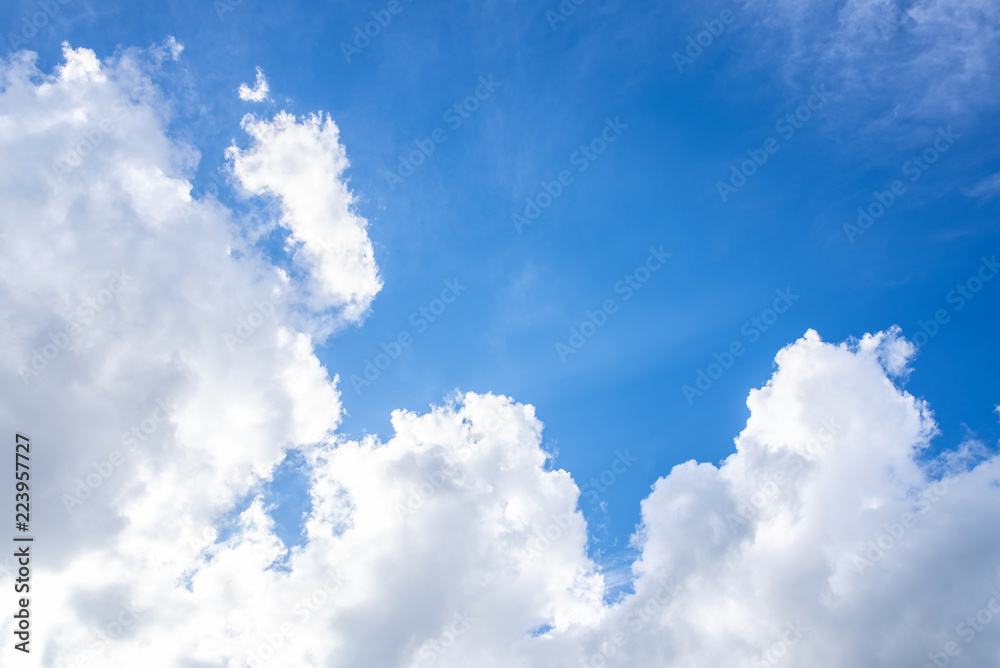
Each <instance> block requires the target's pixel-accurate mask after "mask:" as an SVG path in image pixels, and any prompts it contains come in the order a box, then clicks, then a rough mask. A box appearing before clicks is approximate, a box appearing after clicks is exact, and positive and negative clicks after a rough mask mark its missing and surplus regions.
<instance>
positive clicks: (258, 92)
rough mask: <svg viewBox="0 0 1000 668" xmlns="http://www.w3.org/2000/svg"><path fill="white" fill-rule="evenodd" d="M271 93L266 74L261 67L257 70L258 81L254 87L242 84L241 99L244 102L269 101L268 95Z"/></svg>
mask: <svg viewBox="0 0 1000 668" xmlns="http://www.w3.org/2000/svg"><path fill="white" fill-rule="evenodd" d="M270 92H271V87H270V86H268V85H267V79H266V78H265V77H264V72H263V70H261V69H260V68H259V67H258V68H257V81H256V82H255V83H254V87H253V88H250V86H248V85H246V84H245V83H241V84H240V90H239V94H240V99H241V100H243V101H244V102H263V101H264V100H266V99H267V94H268V93H270Z"/></svg>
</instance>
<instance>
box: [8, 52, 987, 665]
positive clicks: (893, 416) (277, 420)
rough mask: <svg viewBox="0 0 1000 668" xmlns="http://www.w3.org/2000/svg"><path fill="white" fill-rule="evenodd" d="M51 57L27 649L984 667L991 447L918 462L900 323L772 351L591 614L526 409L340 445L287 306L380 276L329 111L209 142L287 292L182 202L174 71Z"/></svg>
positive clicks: (15, 67) (672, 475)
mask: <svg viewBox="0 0 1000 668" xmlns="http://www.w3.org/2000/svg"><path fill="white" fill-rule="evenodd" d="M64 57H65V63H64V64H63V65H62V66H60V67H59V68H57V69H56V71H55V72H53V73H51V74H45V73H42V72H40V71H39V70H38V69H37V68H36V66H35V64H34V61H33V58H32V57H31V56H30V55H27V54H18V55H16V56H15V57H13V58H12V59H10V60H8V61H6V62H5V63H4V64H3V66H2V68H0V77H2V80H0V82H2V86H0V90H2V92H0V144H2V146H3V151H4V155H5V156H11V157H12V159H10V160H5V161H3V162H0V196H2V198H3V200H4V202H5V207H4V209H3V211H2V213H0V215H2V216H3V218H2V221H3V230H2V231H3V233H4V234H6V235H7V236H6V237H5V240H4V245H3V247H2V248H0V295H2V297H0V308H2V309H3V316H4V319H5V322H7V323H10V324H9V327H7V328H5V329H4V330H2V332H0V344H2V345H0V359H2V364H3V368H4V372H5V374H6V377H7V382H6V383H4V385H3V386H2V387H3V389H2V390H0V391H2V392H3V401H2V402H0V416H2V418H0V421H2V423H3V424H4V425H5V427H4V428H5V429H6V430H7V433H12V432H13V431H14V430H16V429H18V428H21V429H25V428H26V427H24V426H23V425H27V426H28V427H30V432H31V433H30V435H31V437H32V439H33V442H34V443H35V449H34V451H33V455H32V456H33V460H32V462H33V469H32V470H33V476H34V478H33V480H34V481H35V482H34V485H35V486H34V488H33V490H34V491H33V494H34V496H33V503H34V504H36V508H35V511H36V512H35V514H34V518H35V519H34V525H35V526H34V529H35V533H36V535H37V536H38V541H39V545H41V544H44V545H45V548H44V550H40V551H39V552H38V554H37V556H36V561H35V563H34V567H35V571H34V577H35V581H36V582H39V583H44V586H42V587H39V588H37V589H36V590H35V591H34V592H33V593H34V596H33V598H32V604H31V605H32V610H33V614H34V615H35V616H34V618H33V619H34V624H35V627H34V628H35V638H36V641H39V642H41V643H43V644H44V653H42V654H33V655H31V657H30V659H29V660H30V661H35V662H36V663H35V664H33V665H84V664H83V663H82V661H83V660H87V661H89V662H90V665H144V666H189V667H193V666H246V665H250V666H263V665H270V666H278V665H303V666H324V667H329V666H345V667H347V666H359V665H370V666H385V667H390V666H399V667H401V668H409V667H413V666H419V667H421V668H429V667H431V666H435V667H441V668H448V667H451V666H455V667H459V666H468V665H481V666H485V667H491V666H496V667H500V666H511V665H525V666H552V667H556V668H559V667H566V668H570V667H572V668H578V667H579V666H581V665H589V666H594V667H595V668H600V667H601V666H630V667H632V666H638V667H640V668H644V667H650V668H652V667H654V666H678V667H686V666H703V665H711V666H715V665H736V666H741V665H748V666H752V667H753V668H758V667H759V666H780V665H787V666H800V665H815V666H823V667H829V668H841V667H843V668H846V667H848V666H852V667H853V666H857V665H865V666H886V667H889V666H892V667H896V666H907V665H912V666H922V665H924V664H926V663H928V662H931V663H932V664H933V661H934V658H933V657H938V656H940V655H941V653H942V652H944V653H945V654H944V655H945V656H948V657H949V660H950V662H951V664H950V665H956V666H962V665H965V666H978V665H990V664H991V661H994V660H995V658H996V656H997V653H998V652H1000V620H996V621H992V614H993V613H990V612H989V610H990V606H991V605H992V606H994V607H997V606H1000V598H993V596H994V594H993V593H992V591H993V589H994V588H998V587H1000V569H998V568H997V566H996V556H997V554H998V553H1000V550H998V548H1000V544H998V543H1000V535H998V534H997V532H996V531H995V527H996V526H997V522H998V521H1000V471H998V460H997V458H996V457H995V456H994V455H993V454H992V450H991V451H990V452H987V453H982V452H980V453H979V454H978V455H977V456H976V457H975V458H972V459H969V458H965V459H963V458H961V457H957V458H956V457H952V458H951V459H947V458H930V456H929V455H928V452H929V450H928V444H929V443H930V442H931V439H932V438H933V437H934V435H935V433H936V427H935V424H934V421H933V416H932V414H931V412H930V409H929V407H928V406H927V405H926V404H925V403H924V402H923V401H921V400H919V399H918V398H916V397H913V396H911V395H910V394H908V393H907V392H906V391H905V390H904V389H902V388H901V387H900V384H901V383H902V382H903V380H904V379H905V377H906V373H907V370H908V368H909V366H908V365H909V363H910V360H911V358H912V356H913V353H914V348H913V346H912V345H911V344H909V343H907V342H906V341H904V340H903V339H901V338H900V335H899V333H898V331H890V332H883V333H877V334H873V335H869V336H865V337H863V338H862V339H861V340H859V341H852V342H847V343H842V344H831V343H826V342H823V341H822V340H820V337H819V336H818V334H817V333H815V332H812V331H810V332H808V333H806V335H805V336H804V337H803V338H802V339H800V340H798V341H796V342H794V343H792V344H790V345H789V346H787V347H786V348H785V349H783V350H781V351H780V352H779V353H778V355H777V357H776V360H775V361H776V370H775V372H774V374H773V376H772V378H771V379H770V380H769V381H768V383H767V384H766V385H765V386H764V387H762V388H760V389H756V390H753V391H752V392H751V393H750V395H749V398H748V400H747V405H748V407H749V408H750V412H751V414H750V418H749V419H748V421H747V424H746V428H745V429H744V430H743V431H742V432H741V433H740V434H739V436H738V438H737V439H736V443H735V451H734V452H733V454H732V455H731V456H729V457H728V458H727V459H726V460H725V461H724V462H722V463H720V464H719V465H714V464H710V463H698V462H694V461H692V462H687V463H683V464H680V465H678V466H676V467H674V469H673V470H672V471H670V472H666V475H664V477H662V478H661V479H660V480H658V481H657V482H656V484H655V485H654V487H653V489H652V491H651V493H650V495H649V496H648V497H647V498H646V499H645V500H644V501H643V502H642V515H641V524H640V526H639V527H638V529H637V531H636V534H635V536H634V538H633V542H634V545H635V547H636V548H637V549H638V550H639V554H640V556H639V558H638V559H637V561H636V562H635V563H634V565H633V567H632V575H633V577H634V583H633V584H634V592H633V593H629V594H626V595H623V596H621V597H620V598H618V599H616V600H614V601H612V602H610V603H609V602H606V601H605V592H606V590H607V587H608V585H609V584H610V583H607V582H605V578H604V574H603V573H602V570H601V568H600V566H599V565H598V564H596V563H594V562H593V561H591V560H590V559H589V558H588V556H587V527H586V523H585V521H584V519H583V516H582V514H581V513H580V512H579V510H578V499H579V489H578V487H577V485H576V483H575V481H574V480H573V478H572V477H571V475H570V474H569V473H567V472H566V471H562V470H559V469H558V468H556V467H554V466H553V465H552V464H553V462H552V461H551V460H550V455H549V454H548V453H546V452H545V450H543V449H542V447H541V437H542V430H543V425H542V423H541V421H540V420H539V418H538V417H537V416H536V415H535V411H534V409H533V408H532V407H531V406H528V405H523V404H518V403H517V402H515V401H513V400H512V399H510V398H507V397H501V396H495V395H492V394H475V393H468V394H464V395H456V396H454V397H451V398H450V399H448V400H446V401H445V402H444V403H443V405H441V406H439V407H437V408H434V409H432V410H430V411H429V412H427V413H426V414H422V415H421V414H416V413H411V412H406V411H397V412H395V413H393V415H392V428H393V432H394V433H393V434H392V435H391V436H390V437H388V438H387V439H385V440H383V439H379V438H377V437H374V436H370V437H366V438H365V439H363V440H360V441H352V440H348V439H345V438H343V437H342V436H340V435H338V434H337V432H336V428H337V425H338V424H339V420H340V414H341V407H340V395H339V391H338V388H337V385H338V382H339V381H338V379H337V377H336V376H333V377H331V376H330V374H329V373H328V372H327V370H326V369H324V368H323V366H322V365H321V364H320V363H319V361H318V360H317V358H316V356H315V354H314V351H313V346H314V341H313V339H312V338H310V335H309V333H308V330H309V329H310V325H309V324H308V323H309V322H310V321H311V320H317V321H323V320H324V319H325V318H329V317H331V316H330V315H329V313H328V311H327V309H334V311H335V313H336V315H335V316H333V317H335V318H336V319H337V320H336V321H337V323H339V326H345V325H346V324H349V323H352V322H357V321H358V320H359V319H360V318H361V317H362V316H363V314H364V311H365V309H366V308H367V307H368V305H369V304H370V302H371V300H372V298H373V297H374V295H375V293H376V292H377V291H378V288H379V286H380V282H379V279H378V272H377V267H376V265H375V263H374V260H373V257H372V253H371V243H370V241H369V240H368V237H367V234H366V229H367V223H366V221H364V220H363V219H362V218H360V217H359V216H358V215H357V214H356V213H354V212H353V208H352V207H353V198H352V196H351V194H350V192H349V191H348V189H347V186H346V184H345V182H344V170H345V169H346V167H347V160H346V157H345V152H344V148H343V146H342V145H341V144H340V142H339V137H338V132H337V128H336V126H335V125H334V124H333V122H332V120H330V119H329V118H326V117H323V116H307V117H305V118H296V117H293V116H291V115H288V114H284V113H281V114H278V115H277V116H276V117H274V118H273V119H270V120H260V119H248V120H247V121H246V122H245V123H244V127H245V128H246V129H247V132H248V133H249V136H250V140H249V144H248V146H246V147H245V148H233V149H231V150H230V159H231V160H232V163H233V171H234V174H235V175H236V176H237V178H238V179H239V182H240V183H241V184H242V185H243V186H244V187H245V188H246V189H247V190H249V191H250V192H251V193H254V194H259V195H271V196H274V197H275V198H276V206H275V207H274V208H269V207H267V206H265V207H264V211H265V212H274V214H275V215H276V216H277V217H278V219H279V220H280V223H281V224H282V225H284V226H286V227H287V228H288V229H289V230H290V232H291V235H290V243H289V250H290V252H292V253H294V254H295V256H296V258H297V260H298V261H299V263H300V265H301V267H302V268H303V270H304V272H305V273H306V274H307V276H306V277H305V278H302V279H299V278H296V277H291V276H289V275H287V274H286V273H285V272H284V271H282V270H280V269H278V268H276V267H274V266H272V265H271V264H270V263H269V261H268V260H267V259H266V258H265V257H264V256H263V255H262V254H261V253H260V252H258V251H257V250H256V249H255V248H254V246H253V245H252V244H251V243H249V242H248V241H247V240H246V239H245V237H244V235H243V234H242V233H241V229H243V227H242V221H240V220H239V217H238V215H237V214H236V213H235V212H232V211H229V210H227V209H226V208H225V207H223V206H222V205H221V204H220V203H219V202H217V201H214V200H211V199H192V198H191V196H190V191H191V184H190V182H189V181H188V176H189V175H190V174H191V173H192V171H193V168H194V165H195V163H196V160H197V152H196V151H195V150H194V149H193V148H192V147H190V146H187V145H185V144H184V143H182V142H180V141H179V140H176V139H173V138H171V137H170V136H169V135H168V134H167V133H166V131H165V127H166V120H167V115H166V112H165V109H166V105H165V104H164V103H163V102H161V98H162V96H159V95H157V93H156V90H155V88H156V87H155V86H154V85H153V84H152V83H151V79H150V77H151V76H153V74H154V73H155V68H157V67H161V66H163V62H160V61H157V59H156V58H155V57H154V56H153V55H152V54H151V52H148V51H147V52H131V53H129V54H126V55H123V56H122V57H120V58H118V59H117V60H115V61H110V62H106V63H102V62H100V61H99V60H98V59H97V58H96V56H95V55H94V54H93V53H92V52H90V51H88V50H86V49H76V50H74V49H70V48H67V49H66V51H65V53H64ZM151 72H152V73H151ZM105 119H110V120H108V122H106V123H104V126H103V127H102V124H101V123H102V120H105ZM105 128H106V129H105ZM88 142H89V144H92V145H89V146H88ZM67 155H72V156H75V157H73V159H72V160H69V159H67ZM23 221H31V222H30V224H24V223H23ZM293 449H294V450H296V451H297V452H298V453H300V454H301V456H302V458H303V460H304V461H305V462H306V472H307V477H308V491H309V495H310V498H311V501H312V505H311V510H310V511H309V513H308V516H307V517H306V518H305V540H304V541H303V543H302V544H301V545H298V546H294V547H290V546H287V545H285V544H283V543H282V542H281V540H279V539H278V537H277V536H276V534H275V527H274V522H273V520H272V518H271V516H270V513H269V508H268V507H267V506H266V505H265V504H264V502H263V500H262V495H261V489H262V486H263V485H265V484H266V483H267V481H268V480H269V479H270V478H271V476H272V475H273V473H274V471H275V467H276V466H278V464H279V463H280V462H281V461H282V459H283V458H284V457H285V456H286V455H287V454H288V452H289V451H291V450H293ZM10 492H12V490H11V489H10V481H9V480H7V479H4V480H2V481H0V493H2V494H8V493H10ZM8 498H10V496H9V495H8ZM0 566H2V567H3V568H2V569H0V588H2V589H5V590H7V591H10V589H9V587H10V586H11V579H12V577H13V576H12V573H11V571H10V568H11V566H12V564H11V562H10V560H9V559H8V560H7V561H2V562H0ZM997 609H1000V607H998V608H997ZM983 610H986V611H987V613H986V614H990V615H991V617H990V619H991V621H990V622H984V621H982V620H983V619H985V617H984V616H983V615H982V614H981V611H983ZM994 612H995V611H994ZM977 615H978V621H977ZM968 617H971V618H972V620H973V621H972V622H968V621H967V620H966V618H968ZM11 632H12V626H11V619H10V617H7V618H6V619H5V620H4V621H3V622H0V633H3V634H4V637H5V638H10V637H11ZM950 643H954V645H952V644H950ZM955 651H957V652H958V653H957V655H956V654H955V653H954V652H955ZM13 652H14V650H13V648H12V646H11V644H10V643H9V642H6V643H5V644H4V646H3V648H2V649H0V657H2V658H3V660H4V661H5V662H8V661H9V662H11V663H13V659H12V655H13ZM39 657H41V658H39ZM18 660H20V661H21V662H22V663H25V665H28V663H27V662H26V661H24V657H22V656H18Z"/></svg>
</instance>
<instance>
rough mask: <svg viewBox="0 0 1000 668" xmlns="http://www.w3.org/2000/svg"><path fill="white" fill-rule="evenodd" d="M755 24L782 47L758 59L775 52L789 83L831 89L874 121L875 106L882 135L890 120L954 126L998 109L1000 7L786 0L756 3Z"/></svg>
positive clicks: (932, 0) (939, 1)
mask: <svg viewBox="0 0 1000 668" xmlns="http://www.w3.org/2000/svg"><path fill="white" fill-rule="evenodd" d="M754 21H756V22H758V24H760V25H761V26H767V27H769V28H771V29H774V30H775V31H776V33H775V34H768V32H767V31H766V30H755V31H752V32H751V33H750V37H749V39H752V40H754V41H756V42H758V43H760V42H762V41H764V40H770V41H780V42H781V43H782V44H783V45H785V46H784V47H783V48H782V49H780V50H777V51H775V50H760V51H758V56H757V58H758V59H761V60H763V59H767V60H771V59H772V58H774V54H778V58H780V59H781V60H782V62H783V63H784V69H785V71H786V74H787V76H788V78H789V79H790V80H791V79H797V78H800V77H801V76H803V75H807V76H808V77H809V80H811V81H818V82H823V83H825V84H827V85H828V87H829V88H830V89H832V90H835V91H837V98H838V99H840V100H841V101H842V102H844V103H845V104H844V105H843V106H842V109H843V110H844V111H845V112H848V111H850V110H853V111H854V112H855V113H857V112H858V111H860V112H862V113H865V114H868V115H869V116H870V114H871V112H872V108H873V106H874V107H875V110H876V112H877V114H878V115H879V117H880V120H881V121H882V122H879V123H877V125H878V129H879V131H880V132H882V133H885V132H888V131H890V130H891V129H892V128H891V125H889V126H888V127H887V126H886V124H885V121H888V120H896V121H898V119H900V118H908V119H913V118H918V119H921V120H924V121H931V122H937V123H940V122H943V119H946V120H947V121H948V122H953V123H960V122H962V121H963V120H964V118H963V117H964V116H965V115H966V114H970V115H972V116H974V115H975V114H976V112H978V111H981V110H983V109H988V108H992V107H995V106H996V105H997V104H998V103H1000V96H998V92H997V90H996V87H995V86H992V85H991V81H992V72H993V70H994V63H996V61H997V58H998V56H1000V46H998V44H1000V42H998V40H997V37H998V36H1000V10H998V8H997V6H996V4H995V3H993V2H989V1H988V0H974V1H972V2H968V1H965V0H919V1H918V2H912V3H909V2H904V3H900V2H896V1H894V0H847V1H846V2H841V3H833V2H828V1H827V0H813V1H811V2H805V3H803V2H799V1H798V0H784V1H783V2H779V3H777V4H774V5H772V4H768V5H766V6H765V5H763V4H761V5H759V6H758V10H757V12H756V16H754ZM859 100H863V103H862V104H860V105H859ZM852 125H853V126H856V121H853V120H852ZM956 127H957V125H956ZM907 131H909V132H911V133H912V128H910V127H907Z"/></svg>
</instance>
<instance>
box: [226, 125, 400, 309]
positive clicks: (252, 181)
mask: <svg viewBox="0 0 1000 668" xmlns="http://www.w3.org/2000/svg"><path fill="white" fill-rule="evenodd" d="M243 127H244V129H245V130H246V131H247V133H248V134H249V135H250V137H251V138H252V140H253V144H252V145H251V146H250V147H249V148H247V149H240V148H238V147H236V146H233V147H231V148H230V149H229V151H228V156H229V158H230V160H232V163H233V171H234V172H235V174H236V176H237V178H238V179H239V181H240V182H241V183H242V184H243V186H244V187H245V188H246V189H247V190H249V191H250V192H251V193H253V194H255V195H263V194H270V195H273V196H275V197H277V198H279V199H280V201H281V205H282V217H281V224H282V225H284V226H285V227H287V228H288V229H289V230H291V232H292V235H291V238H290V240H289V243H290V245H291V246H292V247H294V248H295V251H296V259H298V260H300V261H301V263H302V265H303V266H304V267H305V268H307V269H308V270H309V271H310V275H311V278H312V282H311V287H312V291H311V301H310V303H311V305H312V306H313V307H315V308H317V309H319V308H325V307H335V308H338V309H340V312H341V315H342V317H343V319H344V320H345V321H348V322H358V321H360V320H361V319H362V318H363V317H364V316H365V314H366V313H367V311H368V308H369V306H370V305H371V302H372V300H373V299H374V298H375V295H376V294H378V291H379V290H380V289H381V287H382V281H381V279H380V278H379V275H378V267H377V266H376V264H375V257H374V250H373V249H372V243H371V240H370V239H369V238H368V233H367V226H368V221H366V220H365V219H364V218H362V217H361V216H359V215H358V214H357V213H356V212H355V211H354V204H355V200H354V197H353V195H352V194H351V192H350V191H349V190H348V188H347V184H346V182H345V180H344V172H345V171H346V170H347V168H348V166H349V165H350V163H349V162H348V160H347V152H346V151H345V149H344V146H343V145H342V144H341V143H340V131H339V130H338V129H337V126H336V124H335V123H334V122H333V121H332V120H331V119H330V118H329V117H324V116H322V115H310V116H308V117H305V118H301V119H297V118H295V117H294V116H292V115H290V114H287V113H285V112H280V113H279V114H277V115H276V116H275V117H274V118H273V119H271V120H260V119H256V118H254V117H252V116H247V117H246V118H245V119H244V122H243Z"/></svg>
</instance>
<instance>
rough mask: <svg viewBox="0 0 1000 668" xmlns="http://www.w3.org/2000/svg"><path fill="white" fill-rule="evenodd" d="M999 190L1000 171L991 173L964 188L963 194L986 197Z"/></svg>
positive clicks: (993, 194) (992, 195)
mask: <svg viewBox="0 0 1000 668" xmlns="http://www.w3.org/2000/svg"><path fill="white" fill-rule="evenodd" d="M998 192H1000V172H997V173H996V174H991V175H990V176H987V177H986V178H985V179H983V180H982V181H980V182H978V183H977V184H976V185H974V186H972V187H971V188H965V189H964V190H962V194H963V195H967V196H969V197H985V198H992V197H994V196H995V195H996V194H997V193H998Z"/></svg>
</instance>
